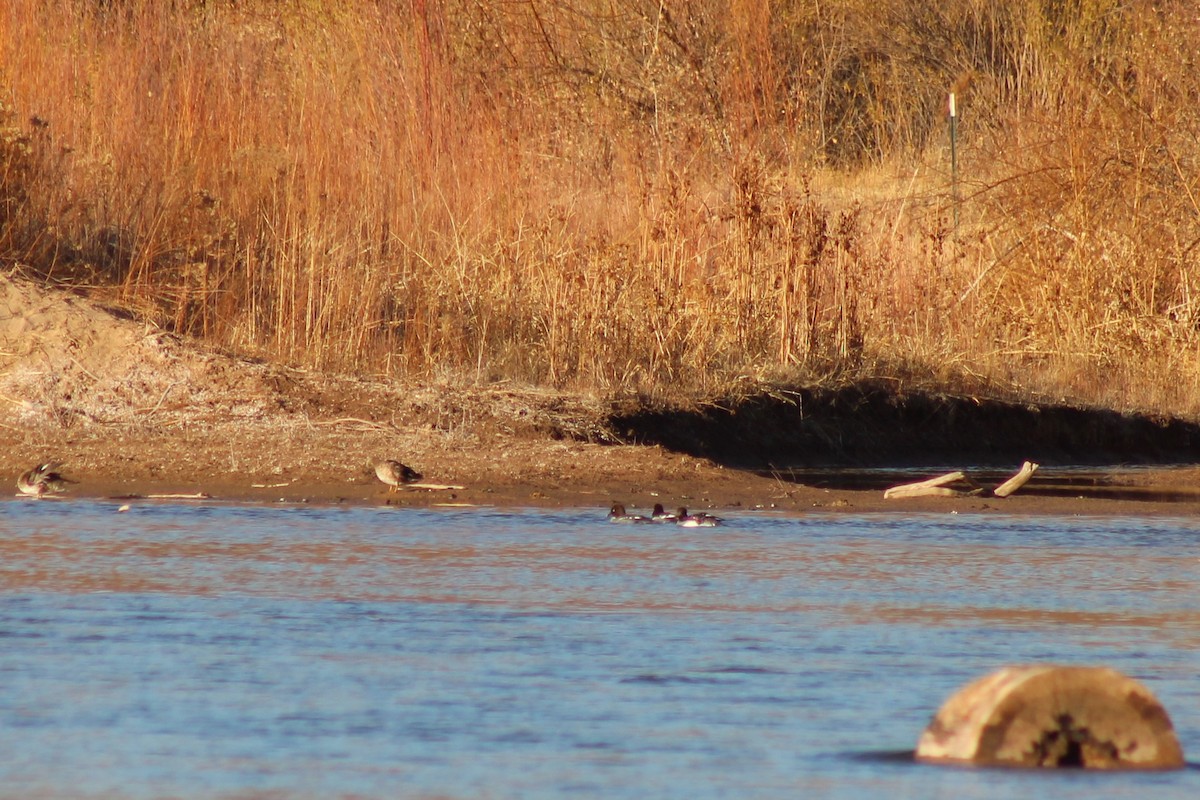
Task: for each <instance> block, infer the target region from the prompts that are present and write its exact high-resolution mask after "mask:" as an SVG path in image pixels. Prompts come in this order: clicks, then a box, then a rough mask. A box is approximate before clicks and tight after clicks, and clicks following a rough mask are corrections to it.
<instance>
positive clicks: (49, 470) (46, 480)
mask: <svg viewBox="0 0 1200 800" xmlns="http://www.w3.org/2000/svg"><path fill="white" fill-rule="evenodd" d="M60 466H62V465H61V464H59V463H57V462H55V461H47V462H46V463H45V464H38V465H37V466H36V467H34V468H33V469H31V470H27V471H25V472H22V473H21V476H20V477H19V478H17V490H18V491H19V492H20V493H21V494H27V495H30V496H32V497H41V496H42V495H44V494H47V493H50V494H59V493H60V492H62V491H63V490H65V489H66V488H67V484H68V483H75V481H72V480H68V479H66V478H64V477H63V476H62V475H60V474H59V473H58V472H56V471H55V470H57V469H58V468H59V467H60Z"/></svg>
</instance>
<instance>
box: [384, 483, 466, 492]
mask: <svg viewBox="0 0 1200 800" xmlns="http://www.w3.org/2000/svg"><path fill="white" fill-rule="evenodd" d="M397 488H399V489H426V490H428V491H431V492H448V491H461V490H463V489H465V488H467V487H465V486H459V485H457V484H454V483H406V484H403V485H402V486H399V487H397Z"/></svg>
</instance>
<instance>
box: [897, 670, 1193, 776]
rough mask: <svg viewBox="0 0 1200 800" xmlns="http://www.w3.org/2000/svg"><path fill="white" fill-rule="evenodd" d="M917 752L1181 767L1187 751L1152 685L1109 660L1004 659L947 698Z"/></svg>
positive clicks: (938, 757) (953, 757) (959, 758)
mask: <svg viewBox="0 0 1200 800" xmlns="http://www.w3.org/2000/svg"><path fill="white" fill-rule="evenodd" d="M917 759H918V760H921V761H930V762H949V763H972V764H983V765H1009V766H1027V767H1086V768H1090V769H1176V768H1179V767H1182V766H1183V765H1184V760H1183V751H1182V749H1181V748H1180V746H1179V741H1178V739H1176V737H1175V729H1174V727H1173V726H1172V725H1171V719H1170V717H1169V716H1168V715H1167V712H1166V710H1165V709H1164V708H1163V707H1162V705H1161V704H1160V703H1159V702H1158V700H1157V699H1156V698H1155V697H1154V695H1153V694H1151V692H1150V690H1149V689H1147V688H1146V687H1145V686H1142V685H1141V684H1140V683H1138V682H1137V681H1135V680H1133V679H1132V678H1129V677H1126V676H1125V675H1122V674H1121V673H1119V672H1117V671H1115V670H1111V669H1107V668H1104V667H1061V666H1046V665H1042V666H1037V665H1034V666H1016V667H1005V668H1004V669H1001V670H999V671H998V672H993V673H992V674H990V675H987V676H985V677H983V678H980V679H979V680H977V681H975V682H973V683H971V684H968V685H967V686H965V687H964V688H962V689H961V690H959V692H958V693H957V694H955V695H954V696H953V697H951V698H950V699H949V700H947V701H946V702H945V704H943V705H942V707H941V708H940V709H939V710H938V712H937V714H936V715H935V716H934V718H933V721H932V722H930V723H929V727H928V728H926V729H925V732H924V733H923V734H922V735H921V739H920V741H919V742H918V744H917Z"/></svg>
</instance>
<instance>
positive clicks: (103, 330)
mask: <svg viewBox="0 0 1200 800" xmlns="http://www.w3.org/2000/svg"><path fill="white" fill-rule="evenodd" d="M614 410H615V401H613V400H612V399H606V398H601V397H594V396H585V395H578V394H569V393H562V392H554V391H550V390H546V389H542V388H538V387H529V386H517V385H513V384H506V383H500V384H465V383H454V382H450V381H425V382H419V381H408V382H403V381H397V380H395V379H385V378H382V377H371V376H347V375H334V374H323V373H313V372H308V371H304V370H296V369H289V368H287V367H285V366H282V365H277V364H272V363H269V362H267V361H264V360H255V359H249V358H245V357H239V356H237V355H233V354H228V353H222V352H218V351H215V350H212V349H210V348H204V347H202V346H200V345H199V344H197V343H195V342H193V341H190V340H185V339H183V338H181V337H178V336H174V335H172V334H170V333H167V332H164V331H162V330H160V329H157V328H153V327H152V326H147V325H145V324H142V323H138V322H135V321H133V320H130V319H129V318H128V317H127V316H122V315H119V314H114V313H112V312H110V311H109V310H106V309H105V308H102V307H100V306H98V305H97V304H95V303H92V302H90V301H89V300H87V299H86V298H83V297H80V296H78V295H76V294H72V293H68V292H65V291H58V290H54V289H48V288H45V287H42V286H39V285H36V284H33V283H31V282H28V281H24V280H21V279H19V278H14V277H8V278H0V479H3V476H4V475H5V474H7V475H8V480H9V481H10V483H9V486H10V487H11V490H12V492H13V494H14V495H15V494H16V488H15V482H16V478H17V476H18V475H20V473H21V472H23V471H25V470H27V469H30V468H31V467H33V466H34V465H36V464H39V463H42V462H45V461H51V460H54V461H60V462H62V463H63V465H64V466H63V472H64V474H66V476H67V477H69V478H72V479H74V480H77V481H79V483H78V484H77V485H74V486H72V487H71V490H70V492H69V495H70V496H71V497H74V498H80V499H83V498H89V499H99V498H109V497H128V496H132V495H139V496H149V495H153V494H195V493H204V494H206V495H209V496H211V497H212V498H213V499H214V500H223V501H236V502H262V503H277V502H281V501H282V502H285V503H301V502H307V503H326V504H339V503H351V504H368V505H380V504H390V505H395V506H431V505H438V504H466V505H477V506H497V507H515V506H533V507H554V508H579V509H593V510H595V513H596V514H597V515H598V516H601V517H602V516H603V513H604V512H605V511H606V510H607V508H608V507H609V505H610V504H611V503H613V502H621V503H623V504H625V505H626V507H628V508H630V509H649V508H650V507H651V506H652V505H653V504H654V503H656V502H661V503H663V505H664V506H667V507H668V508H673V507H677V506H687V507H689V508H693V509H705V510H716V511H718V512H723V513H725V514H727V515H730V516H733V515H735V514H736V512H738V511H739V510H744V511H750V510H754V509H775V510H778V511H782V512H786V513H797V514H799V513H813V512H830V513H847V512H848V513H865V512H882V511H887V512H933V513H950V512H960V513H964V512H1001V511H1002V512H1008V513H1017V514H1107V515H1127V514H1135V515H1139V516H1143V515H1184V516H1187V515H1192V514H1196V513H1197V512H1198V511H1200V493H1198V492H1197V488H1198V487H1200V468H1196V467H1190V468H1167V467H1163V468H1153V469H1146V468H1138V469H1129V470H1126V469H1116V468H1112V469H1107V470H1105V469H1100V470H1096V471H1095V474H1093V475H1090V476H1083V477H1080V476H1079V475H1077V474H1076V475H1075V476H1074V477H1073V478H1072V479H1070V480H1067V479H1066V478H1065V477H1064V475H1060V474H1057V473H1056V470H1055V465H1054V464H1049V463H1044V464H1043V470H1042V472H1041V473H1039V475H1038V476H1036V477H1035V479H1034V481H1033V482H1031V484H1030V485H1029V486H1028V488H1027V490H1022V491H1021V492H1020V493H1018V494H1017V495H1014V496H1012V497H1009V498H1006V499H1004V500H998V499H995V498H919V499H906V500H890V501H889V500H885V499H884V498H883V488H884V486H883V485H882V484H880V483H879V481H878V480H875V481H874V483H872V484H871V485H869V486H867V485H864V484H863V482H862V481H861V480H858V481H855V480H850V479H849V478H848V477H847V473H845V472H844V471H836V472H825V473H822V472H821V471H820V470H819V469H818V470H815V471H808V472H805V473H803V474H801V475H799V476H786V475H778V474H771V473H759V472H755V471H752V470H747V469H737V468H734V467H732V466H728V465H723V464H721V463H718V462H716V461H712V460H709V459H708V458H702V457H697V456H695V455H689V454H684V453H680V452H678V451H677V450H672V449H668V448H667V447H664V446H661V445H635V444H627V443H625V441H623V437H626V440H628V439H627V435H626V433H625V432H624V430H623V429H622V428H621V427H620V426H614V424H613V422H612V419H613V412H614ZM943 412H944V413H945V414H946V415H947V416H950V415H953V414H959V413H960V412H958V411H954V410H953V409H940V410H938V409H935V411H934V412H930V413H943ZM648 419H649V420H650V421H649V422H646V421H643V424H648V425H651V426H653V425H659V424H662V425H671V424H673V423H672V422H671V421H670V420H658V418H655V417H651V418H648ZM731 421H732V422H733V423H735V424H736V423H742V424H744V422H745V420H744V419H740V418H737V417H734V418H731ZM751 421H752V422H753V423H754V425H755V427H753V428H750V429H746V428H742V429H737V428H734V427H731V428H729V429H728V430H723V433H724V434H725V436H726V439H725V441H724V444H725V445H726V446H727V447H732V448H734V449H735V450H736V449H738V448H744V447H750V448H751V449H750V450H748V451H747V452H754V450H753V445H754V443H752V442H749V441H747V440H746V439H743V438H741V437H743V436H745V435H747V433H746V431H747V430H750V431H752V430H755V429H759V430H765V431H767V432H768V434H771V433H772V432H782V431H783V428H782V427H780V426H781V425H784V424H789V423H787V422H786V421H784V422H779V421H777V420H774V419H769V418H768V419H767V420H765V421H762V422H761V424H760V421H759V420H756V419H754V418H753V417H751ZM873 423H874V427H871V425H872V424H873ZM885 423H886V424H885ZM721 424H722V425H723V424H724V423H721ZM828 425H851V426H855V427H856V428H857V429H865V430H869V431H872V432H874V431H876V430H877V429H880V426H881V425H882V426H883V427H884V428H886V427H887V426H891V427H895V425H896V423H894V422H893V421H891V420H887V419H880V420H874V419H870V418H867V419H861V418H858V417H853V418H849V419H846V420H834V419H830V420H828ZM864 425H865V426H866V427H865V428H864ZM679 430H683V431H685V434H684V436H683V439H684V441H685V444H686V440H687V437H688V435H689V432H690V431H691V429H689V428H686V427H682V426H677V427H676V432H677V433H678V431H679ZM1115 430H1116V431H1117V432H1118V433H1121V432H1122V429H1120V428H1117V429H1115ZM650 432H651V433H653V429H651V431H650ZM824 433H825V434H826V435H828V434H830V433H836V430H831V431H825V432H824ZM872 435H875V434H874V433H872ZM1005 435H1006V436H1008V437H1009V440H1013V437H1014V436H1018V434H1015V433H1012V432H1006V433H1005ZM1123 435H1126V436H1128V431H1127V430H1126V431H1124V433H1123ZM1127 440H1128V439H1126V440H1125V441H1127ZM1016 441H1021V439H1020V438H1019V437H1018V438H1017V439H1016ZM935 443H936V442H935ZM759 444H761V442H759ZM942 444H945V443H944V442H943V443H942ZM951 449H952V450H954V451H955V452H957V450H955V449H954V448H951ZM383 459H396V460H398V461H402V462H404V463H406V464H410V465H411V466H413V467H415V468H416V469H417V470H418V471H420V472H422V473H423V474H424V476H425V481H426V482H429V483H436V484H446V485H453V486H456V487H458V486H460V487H462V488H455V489H448V490H444V491H425V490H414V489H407V490H403V491H400V492H395V493H389V492H388V490H387V487H385V486H384V485H383V484H382V483H380V482H379V481H378V480H377V479H376V477H375V475H374V470H373V464H374V463H375V462H377V461H380V460H383ZM1197 460H1198V461H1200V458H1198V459H1197ZM1019 465H1020V464H1019V461H1017V462H1016V463H1013V464H1012V465H1011V468H1008V467H1004V468H1002V469H1010V472H1011V471H1015V470H1016V469H1017V468H1018V467H1019ZM969 466H970V464H969V463H964V464H960V465H954V466H952V467H951V468H954V469H958V468H967V467H969ZM933 474H937V471H936V470H932V471H931V470H928V469H912V470H906V471H898V472H896V473H895V480H896V482H904V481H909V480H920V479H923V478H927V477H930V476H931V475H933ZM890 477H891V476H889V478H890ZM996 482H998V481H996ZM984 483H985V485H994V483H993V484H987V483H986V482H984Z"/></svg>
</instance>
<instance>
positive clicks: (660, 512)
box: [650, 503, 679, 522]
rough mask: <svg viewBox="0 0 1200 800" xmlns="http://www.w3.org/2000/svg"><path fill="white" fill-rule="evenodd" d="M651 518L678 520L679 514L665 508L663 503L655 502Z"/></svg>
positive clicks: (657, 520)
mask: <svg viewBox="0 0 1200 800" xmlns="http://www.w3.org/2000/svg"><path fill="white" fill-rule="evenodd" d="M650 519H651V520H653V521H654V522H678V521H679V515H678V514H676V513H674V512H671V511H667V510H665V509H664V508H663V504H662V503H655V504H654V511H653V512H651V514H650Z"/></svg>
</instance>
